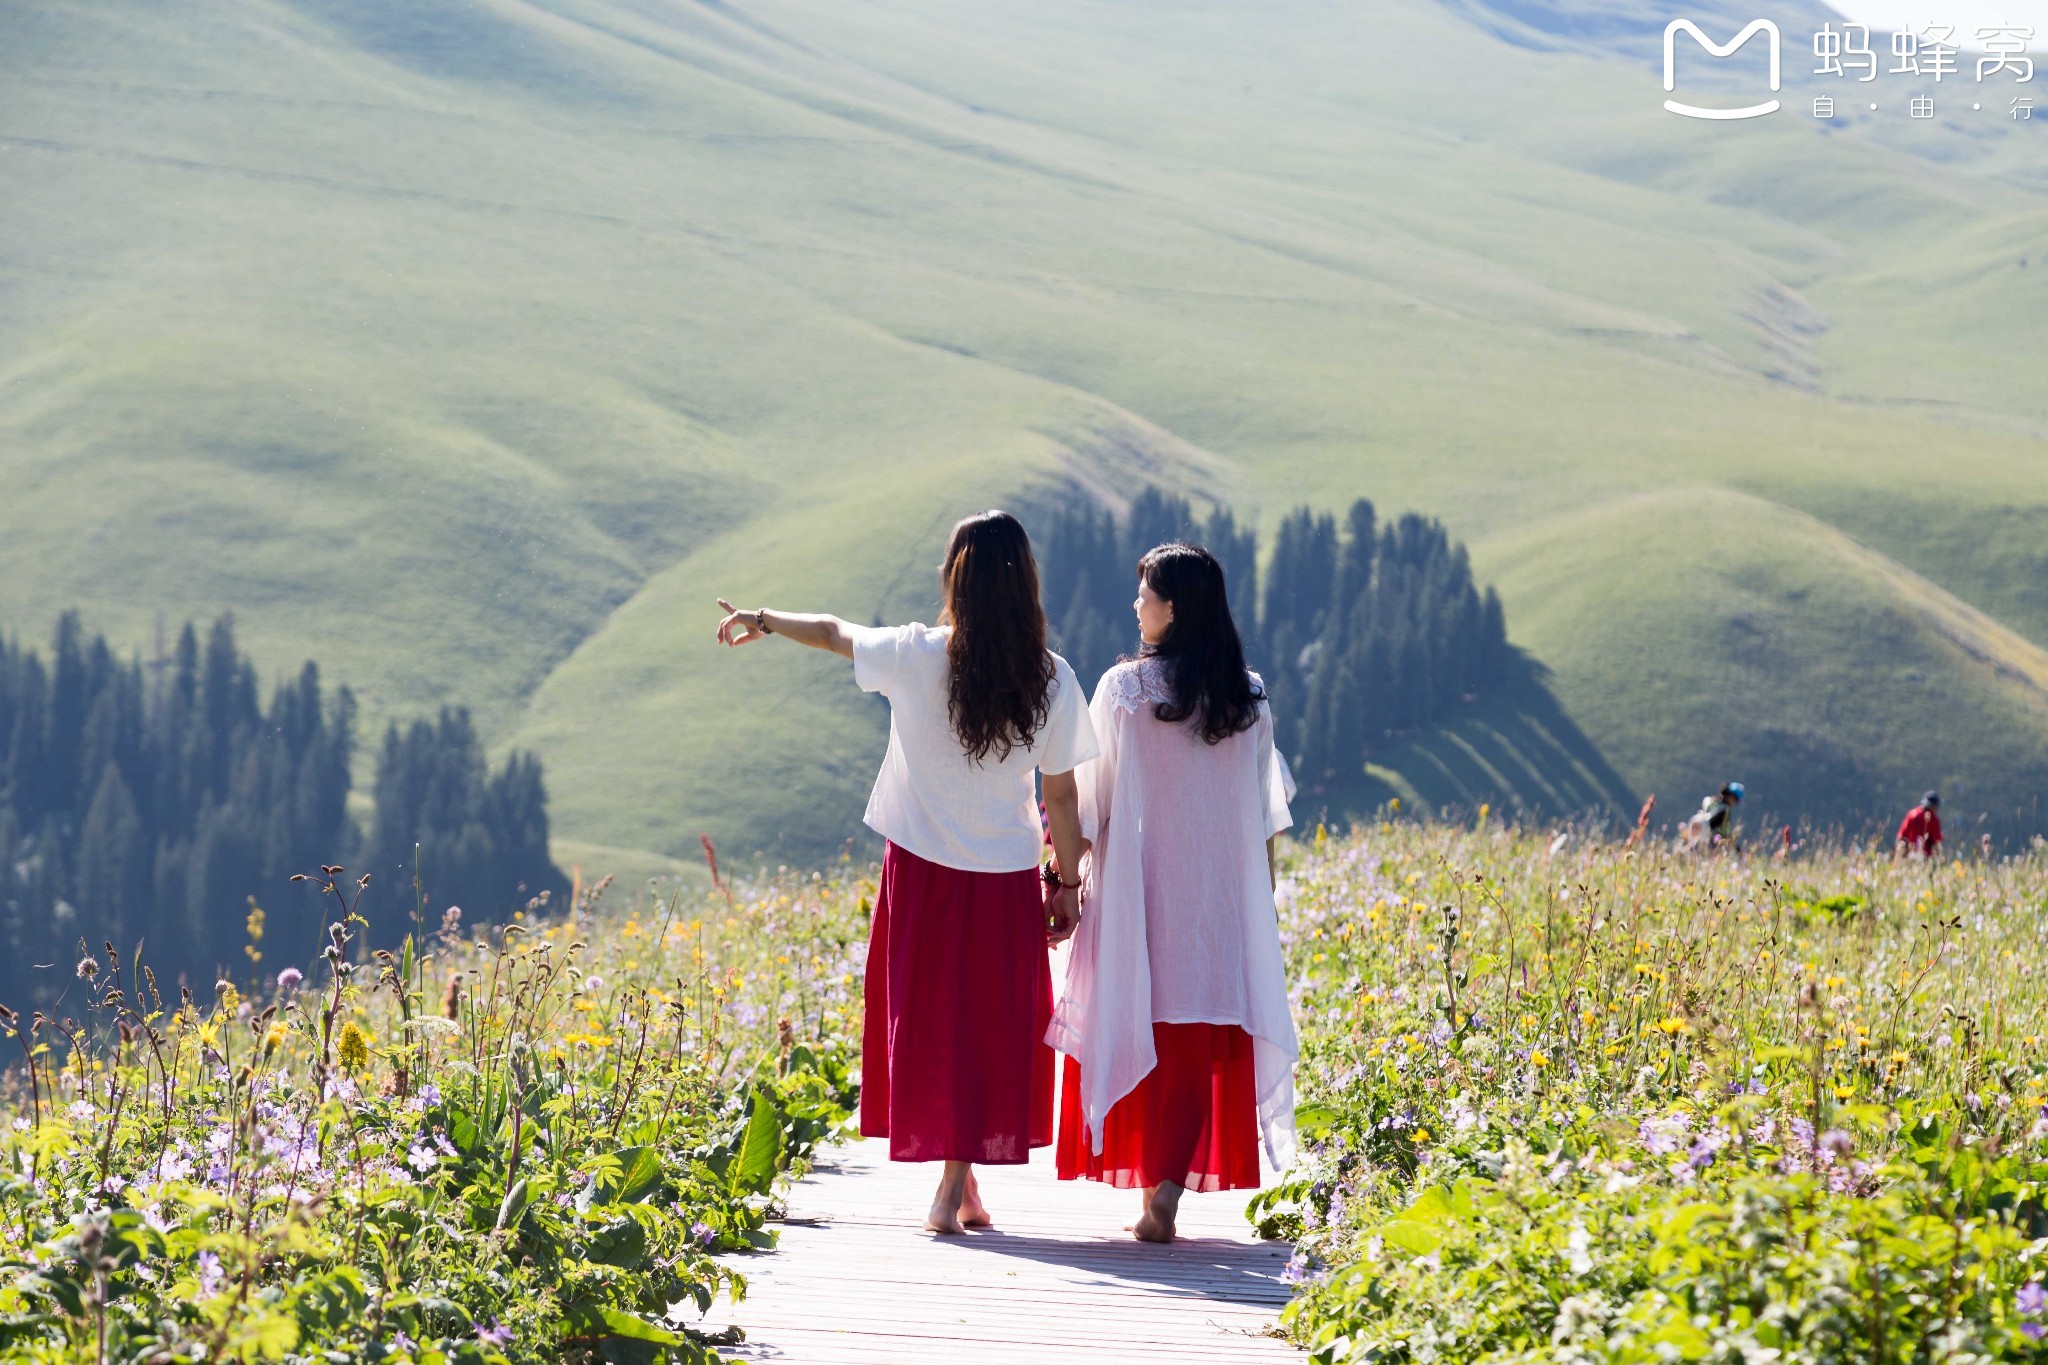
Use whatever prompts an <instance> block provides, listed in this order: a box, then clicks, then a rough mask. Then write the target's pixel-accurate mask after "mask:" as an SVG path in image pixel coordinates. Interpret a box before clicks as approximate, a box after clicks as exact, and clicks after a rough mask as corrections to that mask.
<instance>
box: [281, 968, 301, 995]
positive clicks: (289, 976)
mask: <svg viewBox="0 0 2048 1365" xmlns="http://www.w3.org/2000/svg"><path fill="white" fill-rule="evenodd" d="M305 979H306V974H305V973H304V972H302V971H300V970H299V969H298V968H297V967H287V968H285V969H284V970H283V971H281V972H279V973H278V974H277V988H278V989H279V990H281V991H295V990H297V989H298V988H299V983H300V982H301V981H304V980H305Z"/></svg>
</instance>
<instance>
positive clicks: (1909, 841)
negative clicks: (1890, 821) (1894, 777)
mask: <svg viewBox="0 0 2048 1365" xmlns="http://www.w3.org/2000/svg"><path fill="white" fill-rule="evenodd" d="M1940 811H1941V794H1940V793H1939V792H1929V793H1927V795H1925V796H1923V797H1921V798H1920V804H1919V805H1917V806H1915V807H1913V809H1911V810H1909V811H1907V812H1906V818H1905V819H1904V820H1901V821H1900V822H1899V847H1898V850H1897V851H1898V852H1899V853H1901V854H1907V853H1911V854H1917V855H1918V856H1920V857H1922V858H1932V857H1933V856H1934V854H1935V851H1936V850H1937V849H1939V848H1940V847H1941V814H1940Z"/></svg>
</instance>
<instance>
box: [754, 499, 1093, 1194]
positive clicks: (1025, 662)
mask: <svg viewBox="0 0 2048 1365" xmlns="http://www.w3.org/2000/svg"><path fill="white" fill-rule="evenodd" d="M939 583H940V588H941V591H942V594H943V597H942V600H943V603H944V606H943V609H942V612H941V615H940V617H939V627H938V628H937V629H936V630H933V629H929V628H927V627H926V626H924V625H922V624H920V623H913V624H911V625H907V626H899V627H893V628H888V629H883V628H879V627H877V628H869V627H865V626H856V625H850V624H848V623H847V622H845V621H842V620H840V619H839V618H838V617H836V616H811V615H797V614H794V613H790V612H781V611H769V610H767V609H765V608H758V609H748V610H739V609H736V608H735V607H733V605H732V604H731V603H729V602H727V601H726V600H725V599H724V598H720V599H719V601H718V605H719V606H720V607H722V608H724V609H725V612H726V616H725V619H724V620H723V621H721V622H720V623H719V626H718V639H719V642H720V643H721V644H725V645H743V644H747V643H748V642H750V641H753V640H758V639H761V638H764V637H766V636H769V635H780V636H782V637H784V638H785V639H789V640H794V641H796V642H797V643H798V644H802V645H809V646H811V647H813V648H816V649H827V650H831V651H832V652H833V653H835V654H840V655H843V656H845V657H846V658H849V659H851V660H853V677H854V681H855V682H856V683H858V684H859V685H860V686H861V687H862V688H863V689H865V690H867V691H869V692H880V693H881V694H882V695H884V696H886V697H887V698H888V699H889V748H888V752H887V753H886V755H885V756H884V757H883V759H882V771H881V773H880V774H879V775H878V776H877V777H876V778H875V787H874V792H873V794H872V795H871V796H870V797H869V798H868V809H867V823H868V824H869V825H870V826H871V827H872V828H873V829H874V830H875V831H876V832H877V833H879V834H880V835H881V836H882V837H883V838H884V839H885V840H887V843H886V844H885V846H884V851H883V855H882V880H881V885H880V888H879V890H878V891H877V893H876V896H875V915H874V923H873V926H872V928H871V929H870V937H869V942H868V965H867V997H866V1006H867V1017H866V1022H865V1026H864V1028H863V1043H862V1045H863V1049H864V1050H863V1055H862V1063H861V1070H862V1077H861V1102H860V1127H861V1132H862V1133H863V1134H864V1135H866V1136H868V1137H886V1138H888V1139H889V1156H890V1159H891V1160H894V1161H942V1162H944V1163H945V1166H944V1169H943V1172H942V1174H941V1176H940V1179H939V1187H938V1191H937V1193H936V1194H935V1195H934V1196H933V1198H932V1207H931V1214H930V1217H929V1218H927V1219H926V1221H925V1226H926V1227H927V1228H929V1229H930V1230H931V1231H933V1232H941V1233H957V1232H959V1231H961V1230H962V1228H963V1226H967V1225H979V1224H986V1223H987V1222H988V1221H989V1218H988V1210H987V1209H986V1208H985V1207H984V1206H983V1204H982V1202H981V1194H980V1190H979V1189H978V1187H977V1185H976V1182H975V1179H974V1167H973V1163H975V1162H987V1163H992V1164H997V1165H1010V1164H1021V1163H1023V1162H1025V1161H1027V1160H1029V1159H1030V1155H1031V1148H1033V1147H1044V1146H1048V1145H1050V1144H1051V1142H1052V1138H1053V1116H1052V1098H1053V1054H1052V1051H1051V1049H1050V1048H1048V1047H1047V1046H1046V1044H1045V1041H1044V1039H1045V1031H1046V1026H1047V1021H1048V1019H1049V1018H1050V1017H1051V1014H1052V975H1051V969H1050V964H1049V962H1048V959H1047V951H1048V945H1049V944H1051V943H1057V942H1060V941H1063V940H1064V939H1065V938H1066V937H1067V936H1068V935H1069V934H1071V933H1072V932H1073V930H1074V925H1075V922H1076V920H1077V918H1078V917H1079V914H1080V909H1079V906H1078V903H1077V900H1076V895H1075V889H1074V888H1073V887H1072V886H1069V885H1061V884H1057V883H1052V884H1048V885H1046V886H1044V887H1043V888H1041V882H1040V869H1039V858H1040V855H1041V853H1042V850H1043V848H1044V834H1043V832H1042V830H1041V826H1040V824H1039V818H1038V804H1037V800H1036V797H1035V794H1034V791H1033V781H1032V775H1033V772H1034V770H1036V771H1038V772H1041V773H1043V774H1044V790H1045V808H1046V813H1047V817H1048V819H1049V821H1050V823H1051V827H1052V828H1051V833H1052V842H1053V847H1054V849H1055V851H1056V852H1059V853H1063V854H1065V855H1066V858H1065V861H1064V862H1063V863H1062V864H1061V866H1065V867H1078V866H1079V865H1080V858H1081V823H1080V794H1079V790H1078V787H1077V785H1076V782H1075V778H1074V769H1075V768H1076V767H1077V766H1079V765H1080V764H1081V763H1082V762H1083V761H1085V760H1087V759H1089V758H1092V757H1093V756H1094V755H1095V753H1096V746H1095V734H1094V731H1093V729H1092V728H1091V727H1090V725H1089V722H1088V711H1087V707H1086V705H1085V703H1084V701H1083V698H1082V693H1081V688H1080V684H1079V683H1078V682H1077V681H1076V680H1075V678H1074V670H1073V669H1072V668H1070V667H1069V666H1068V664H1067V661H1066V660H1065V659H1062V658H1061V657H1060V656H1059V655H1057V654H1054V653H1053V652H1052V651H1050V650H1048V649H1047V648H1046V646H1045V612H1044V609H1043V608H1042V607H1041V606H1040V605H1039V599H1038V566H1037V563H1036V561H1034V560H1033V558H1032V555H1031V541H1030V539H1029V538H1028V537H1027V536H1026V535H1025V534H1024V528H1023V526H1022V525H1020V524H1019V523H1018V521H1017V519H1016V518H1015V517H1012V516H1011V515H1010V514H1009V513H1007V512H984V513H981V514H980V515H978V516H972V517H968V518H967V519H965V520H964V521H962V522H961V523H960V524H959V525H957V526H955V527H954V528H953V535H952V538H951V540H950V541H949V542H948V543H947V546H946V555H945V559H944V562H943V563H942V564H941V565H940V568H939Z"/></svg>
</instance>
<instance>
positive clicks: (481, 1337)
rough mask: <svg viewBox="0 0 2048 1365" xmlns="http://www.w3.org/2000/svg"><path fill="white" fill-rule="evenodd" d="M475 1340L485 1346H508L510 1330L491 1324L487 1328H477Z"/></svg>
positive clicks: (510, 1340) (510, 1338) (494, 1323)
mask: <svg viewBox="0 0 2048 1365" xmlns="http://www.w3.org/2000/svg"><path fill="white" fill-rule="evenodd" d="M476 1339H477V1340H478V1341H479V1342H481V1343H483V1344H484V1345H486V1346H510V1345H511V1344H512V1329H511V1328H510V1327H506V1326H503V1325H501V1324H499V1323H496V1322H493V1323H492V1324H491V1325H490V1326H489V1327H479V1328H477V1329H476Z"/></svg>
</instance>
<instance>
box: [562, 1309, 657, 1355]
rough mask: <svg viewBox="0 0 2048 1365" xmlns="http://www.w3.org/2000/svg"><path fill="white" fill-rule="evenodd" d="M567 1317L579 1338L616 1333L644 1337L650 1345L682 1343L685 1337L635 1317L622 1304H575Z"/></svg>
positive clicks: (628, 1337)
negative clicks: (617, 1305)
mask: <svg viewBox="0 0 2048 1365" xmlns="http://www.w3.org/2000/svg"><path fill="white" fill-rule="evenodd" d="M568 1321H569V1325H570V1331H571V1333H572V1334H573V1335H575V1336H578V1337H582V1338H592V1337H597V1338H602V1337H619V1338H623V1339H624V1340H626V1341H644V1342H647V1343H648V1344H649V1345H652V1346H681V1345H682V1344H683V1343H684V1341H685V1340H686V1338H684V1337H681V1336H678V1335H677V1334H676V1333H674V1332H671V1331H669V1330H668V1329H667V1328H666V1327H661V1326H658V1325H656V1324H655V1323H652V1322H649V1321H648V1320H647V1319H645V1318H642V1317H636V1316H634V1315H633V1314H631V1313H628V1312H626V1311H625V1310H624V1309H622V1308H611V1307H602V1306H600V1307H586V1308H576V1309H573V1310H571V1311H570V1312H569V1314H568Z"/></svg>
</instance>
